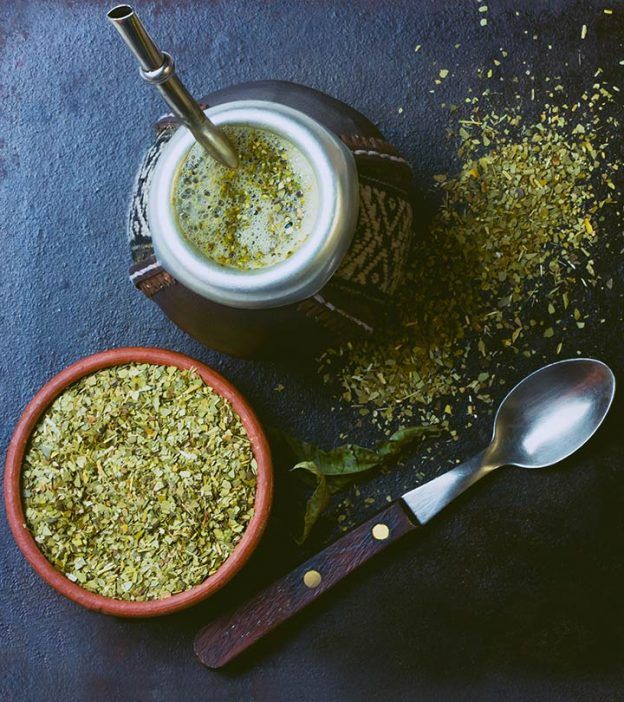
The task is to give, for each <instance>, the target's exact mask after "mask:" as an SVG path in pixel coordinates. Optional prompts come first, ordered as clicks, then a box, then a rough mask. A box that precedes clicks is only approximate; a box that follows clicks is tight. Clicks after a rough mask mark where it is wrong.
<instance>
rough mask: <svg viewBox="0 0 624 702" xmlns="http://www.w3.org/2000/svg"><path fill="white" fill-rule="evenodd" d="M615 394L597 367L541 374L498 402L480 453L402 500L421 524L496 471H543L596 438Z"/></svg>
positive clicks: (567, 364) (578, 363)
mask: <svg viewBox="0 0 624 702" xmlns="http://www.w3.org/2000/svg"><path fill="white" fill-rule="evenodd" d="M614 394H615V377H614V376H613V372H612V371H611V369H610V368H609V367H608V366H607V365H605V364H604V363H602V362H601V361H596V360H593V359H590V358H578V359H572V360H568V361H559V362H558V363H553V364H551V365H549V366H545V367H544V368H540V370H538V371H535V373H531V375H529V376H528V377H526V378H525V379H524V380H523V381H522V382H521V383H519V384H518V385H516V387H515V388H513V390H511V392H510V393H509V394H508V395H507V397H505V399H504V400H503V401H502V402H501V404H500V407H499V408H498V411H497V412H496V417H495V418H494V433H493V436H492V441H491V443H490V445H489V446H488V447H487V448H486V449H485V450H484V451H481V453H478V454H477V455H476V456H474V457H473V458H471V459H469V460H468V461H466V462H465V463H462V464H461V465H459V466H457V467H456V468H453V469H452V470H449V471H448V472H447V473H444V474H443V475H441V476H440V477H439V478H435V479H434V480H430V481H429V482H428V483H425V484H424V485H421V486H420V487H417V488H416V489H415V490H411V491H410V492H408V493H407V494H405V495H403V500H404V501H405V502H406V503H407V505H408V507H410V509H411V510H412V511H413V512H414V514H415V515H416V517H417V518H418V521H419V522H420V523H421V524H424V523H425V522H428V521H429V520H430V519H431V517H433V516H435V515H436V514H437V513H438V512H439V511H440V510H441V509H442V508H443V507H445V506H446V505H447V504H448V503H449V502H451V501H452V500H453V499H455V497H457V495H459V494H461V493H462V492H463V491H464V490H466V489H467V488H469V487H470V486H471V485H472V484H473V483H476V482H477V480H479V479H480V478H482V477H483V476H484V475H487V474H488V473H491V472H492V471H493V470H495V469H496V468H500V467H501V466H505V465H514V466H519V467H521V468H545V467H547V466H551V465H553V463H558V462H559V461H562V460H563V459H564V458H566V457H567V456H569V455H570V454H572V453H574V452H575V451H577V450H578V449H579V448H580V447H581V446H582V445H583V444H584V443H585V442H586V441H587V440H588V439H589V438H590V437H591V436H593V435H594V433H595V432H596V430H597V429H598V427H599V426H600V425H601V424H602V421H603V420H604V418H605V416H606V414H607V412H608V411H609V407H610V406H611V402H612V401H613V396H614Z"/></svg>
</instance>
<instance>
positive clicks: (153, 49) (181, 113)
mask: <svg viewBox="0 0 624 702" xmlns="http://www.w3.org/2000/svg"><path fill="white" fill-rule="evenodd" d="M107 17H108V19H109V21H110V22H111V24H112V25H113V26H114V27H115V29H116V30H117V31H118V32H119V34H120V35H121V38H122V39H123V40H124V41H125V42H126V44H127V45H128V46H129V48H130V50H131V51H132V53H133V54H134V55H135V56H136V58H137V59H138V61H139V63H140V64H141V76H142V78H143V79H144V80H146V81H147V82H148V83H151V84H152V85H155V86H156V87H157V88H158V90H159V91H160V93H161V95H162V96H163V97H164V98H165V100H166V101H167V103H168V104H169V106H170V107H171V109H172V110H173V112H174V114H175V115H176V117H177V118H178V119H179V120H180V121H181V122H182V123H183V124H184V125H185V126H186V127H187V128H188V129H189V130H190V131H191V132H192V134H193V136H194V137H195V139H197V141H198V142H199V143H200V144H201V145H202V146H203V148H204V149H205V151H206V152H207V153H208V154H209V155H210V156H212V158H214V159H216V160H217V161H219V162H220V163H222V164H223V165H224V166H228V167H230V168H236V166H237V165H238V156H237V154H236V151H235V150H234V147H233V146H232V144H231V142H230V140H229V139H228V138H227V136H226V135H225V134H224V133H223V131H222V130H221V129H219V128H218V127H217V126H216V125H214V124H213V123H212V122H211V121H210V120H209V119H208V117H206V115H205V114H204V111H203V110H202V108H201V107H200V106H199V104H198V103H197V102H196V101H195V100H194V99H193V96H192V95H191V94H190V93H189V91H188V90H187V89H186V88H185V87H184V85H182V82H181V81H180V79H179V78H178V76H177V75H176V73H175V66H174V63H173V59H172V58H171V55H170V54H168V53H167V52H166V51H161V50H160V49H159V48H158V46H156V43H155V42H154V40H153V39H152V37H151V36H150V35H149V33H148V31H147V30H146V29H145V27H144V26H143V23H142V22H141V20H140V19H139V18H138V17H137V14H136V12H135V11H134V10H133V9H132V8H131V7H130V5H117V6H116V7H113V8H112V9H111V10H110V11H109V12H108V14H107Z"/></svg>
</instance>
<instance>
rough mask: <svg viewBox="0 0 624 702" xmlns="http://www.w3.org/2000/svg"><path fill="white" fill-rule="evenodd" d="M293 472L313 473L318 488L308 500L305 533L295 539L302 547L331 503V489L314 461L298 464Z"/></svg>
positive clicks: (304, 520)
mask: <svg viewBox="0 0 624 702" xmlns="http://www.w3.org/2000/svg"><path fill="white" fill-rule="evenodd" d="M291 470H293V471H294V470H306V471H308V472H310V473H312V474H313V475H314V477H315V479H316V488H315V489H314V492H313V493H312V495H310V497H309V498H308V502H307V504H306V511H305V516H304V518H303V531H302V532H301V535H300V536H297V537H295V541H296V542H297V543H298V544H299V545H301V544H302V543H303V542H304V541H305V540H306V539H307V538H308V536H309V534H310V530H311V529H312V527H313V526H314V524H315V523H316V520H317V519H318V518H319V516H320V514H321V512H322V511H323V510H324V509H325V507H327V505H328V503H329V488H328V487H327V479H326V478H325V476H324V475H323V473H321V471H320V470H319V469H318V467H317V465H316V464H315V463H313V462H312V461H302V462H301V463H297V465H295V466H293V467H292V468H291Z"/></svg>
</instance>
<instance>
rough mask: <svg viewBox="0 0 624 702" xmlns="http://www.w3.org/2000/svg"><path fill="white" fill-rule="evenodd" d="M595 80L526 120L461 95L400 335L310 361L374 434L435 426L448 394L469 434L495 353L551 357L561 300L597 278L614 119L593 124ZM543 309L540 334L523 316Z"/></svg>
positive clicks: (610, 189)
mask: <svg viewBox="0 0 624 702" xmlns="http://www.w3.org/2000/svg"><path fill="white" fill-rule="evenodd" d="M597 85H598V87H594V88H593V90H594V91H595V92H592V93H591V94H590V93H585V94H583V95H582V96H581V99H580V100H579V101H578V102H577V103H573V104H564V105H560V106H559V105H555V104H552V103H551V104H548V105H545V106H544V108H543V110H542V112H541V115H540V116H539V118H538V119H537V120H531V121H527V120H525V119H523V118H522V116H521V114H520V112H519V110H518V109H516V110H514V109H512V110H507V111H505V112H501V113H498V112H495V111H492V110H489V111H487V110H485V109H484V108H482V107H479V101H478V100H477V101H476V103H475V102H474V101H473V100H470V102H471V104H476V106H475V107H474V108H473V109H472V113H471V114H469V115H468V116H466V117H464V118H463V119H460V120H459V121H458V122H457V124H456V131H455V134H456V136H457V138H458V141H459V151H458V156H459V159H458V161H459V164H460V166H459V170H458V172H456V173H455V174H440V175H437V176H435V177H434V181H435V185H436V188H437V189H438V190H439V192H440V193H441V195H442V198H441V203H440V208H439V211H438V213H437V215H436V216H435V218H434V219H433V222H432V224H431V226H430V228H429V230H428V231H427V232H423V233H419V235H418V237H417V242H416V246H415V250H414V253H413V256H412V261H411V266H412V268H411V271H410V273H409V275H408V277H407V280H406V283H405V286H404V290H403V292H402V298H401V305H400V309H401V314H402V319H401V324H400V327H399V328H398V329H397V330H395V333H394V334H390V335H389V338H388V340H386V341H384V342H383V343H369V344H358V345H347V346H346V347H343V348H341V349H335V350H333V351H330V352H329V353H327V354H326V355H325V356H324V358H323V359H322V363H321V369H320V370H321V373H322V374H323V376H324V378H325V380H326V381H327V382H329V383H331V384H334V383H335V382H336V379H338V381H339V382H340V383H341V384H342V388H343V393H342V397H343V400H344V401H345V402H346V403H348V404H351V405H354V406H356V407H359V408H361V409H360V412H361V413H364V414H369V413H372V416H373V419H374V421H376V422H377V423H378V424H381V425H382V426H388V427H392V426H393V424H394V423H395V422H396V421H401V422H404V421H406V420H407V421H409V419H410V418H411V417H412V416H414V415H415V416H418V417H419V419H420V420H421V421H424V422H425V423H439V424H442V425H445V426H446V425H448V423H449V422H448V417H449V416H450V415H452V414H453V411H452V408H453V406H454V405H455V404H456V402H458V401H459V398H460V397H462V398H463V403H464V405H465V406H467V408H468V409H467V413H468V415H469V417H468V420H467V426H470V423H471V418H472V416H473V415H474V414H475V406H476V403H477V402H479V403H482V404H483V403H485V404H489V403H490V402H491V388H492V385H493V383H494V382H497V378H496V375H495V373H494V372H493V366H494V363H495V361H497V362H500V359H501V358H502V357H503V356H502V354H505V353H507V354H508V356H509V357H511V358H513V355H512V353H522V354H523V355H529V356H530V355H531V354H532V353H534V352H535V351H534V350H535V347H536V346H537V344H538V343H540V341H541V342H543V341H544V340H547V341H548V343H552V344H553V353H554V352H555V348H557V349H558V350H557V351H556V353H559V352H560V350H561V346H560V345H559V344H560V340H559V339H557V335H558V334H560V333H561V330H562V328H563V325H564V322H565V321H566V320H568V322H569V321H570V319H569V318H570V311H566V310H567V306H568V302H569V300H570V299H573V298H574V295H575V292H574V291H575V290H577V289H578V287H579V286H583V287H586V288H587V287H592V286H596V285H597V284H598V282H599V277H598V274H597V273H596V271H595V269H594V261H593V255H592V249H593V247H594V244H595V242H596V240H597V237H598V235H599V230H600V218H601V210H602V208H603V207H605V206H607V205H610V204H612V203H613V202H614V200H615V196H616V193H615V186H614V184H613V182H612V175H613V173H614V172H615V171H616V170H617V168H618V164H617V163H611V162H610V161H609V159H608V156H607V153H608V141H609V138H610V135H612V134H613V133H614V129H613V127H617V122H616V121H613V122H611V123H610V124H609V123H607V118H603V117H602V116H601V114H600V113H601V110H602V106H603V104H604V103H606V102H609V101H611V100H612V94H611V93H610V92H609V90H607V88H605V86H603V85H600V84H597ZM555 91H556V89H555ZM550 96H551V97H553V96H554V92H551V93H550ZM538 114H539V113H538ZM454 119H455V118H454ZM547 305H548V308H547V309H548V313H549V314H551V315H553V318H551V319H550V320H549V323H548V324H547V325H544V324H543V322H538V321H537V319H536V317H537V315H535V316H534V314H535V312H536V310H537V308H541V307H544V308H546V306H547ZM551 310H552V311H551ZM544 312H546V309H544ZM577 321H579V320H577ZM580 321H581V323H583V322H582V320H580ZM575 326H576V327H578V324H575ZM578 328H581V327H578ZM510 352H511V353H510ZM497 356H498V358H497ZM475 367H476V368H479V371H477V372H475V370H474V369H475ZM451 433H452V434H455V436H456V432H455V430H452V431H451Z"/></svg>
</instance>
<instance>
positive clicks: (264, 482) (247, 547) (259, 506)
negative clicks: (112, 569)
mask: <svg viewBox="0 0 624 702" xmlns="http://www.w3.org/2000/svg"><path fill="white" fill-rule="evenodd" d="M124 363H154V364H160V365H168V366H177V367H178V368H185V369H186V368H195V369H196V370H197V372H198V373H199V374H200V375H201V377H202V378H203V379H204V381H205V382H206V384H207V385H209V386H210V387H211V388H213V389H214V390H215V391H216V392H218V393H219V394H220V395H222V396H223V397H225V398H226V399H227V400H228V401H229V402H230V404H231V405H232V407H233V408H234V410H235V411H236V412H237V413H238V415H239V417H240V418H241V421H242V423H243V426H244V427H245V429H246V431H247V434H248V435H249V439H250V441H251V445H252V449H253V453H254V456H255V458H256V461H257V463H258V484H257V489H256V502H255V512H254V515H253V517H252V518H251V521H250V523H249V525H248V526H247V529H246V530H245V533H244V534H243V537H242V538H241V540H240V541H239V542H238V544H237V545H236V548H235V549H234V551H233V552H232V554H231V555H230V557H229V558H228V559H227V560H226V561H225V562H224V563H223V565H222V566H221V567H220V568H219V570H218V571H217V572H216V573H214V574H213V575H211V576H210V577H208V578H207V579H206V580H204V582H203V583H201V584H200V585H196V586H195V587H192V588H190V589H189V590H185V591H184V592H180V593H178V594H177V595H171V596H170V597H166V598H163V599H159V600H149V601H145V602H129V601H126V600H117V599H113V598H112V597H104V596H103V595H98V594H95V593H93V592H89V591H88V590H85V589H84V588H83V587H81V586H80V585H77V584H76V583H73V582H71V581H70V580H69V579H68V578H66V577H65V576H64V575H63V574H62V573H61V572H60V571H58V570H56V568H54V566H53V565H52V564H51V563H50V562H49V561H48V560H47V559H46V557H45V556H44V555H43V553H42V552H41V551H40V550H39V547H38V546H37V544H36V542H35V540H34V539H33V537H32V535H31V533H30V531H29V529H28V528H27V526H26V520H25V517H24V509H23V505H22V494H21V471H22V461H23V458H24V453H25V451H26V448H27V445H28V439H29V437H30V434H31V432H32V431H33V429H34V428H35V426H36V425H37V423H38V421H39V417H40V416H41V414H42V413H43V412H44V410H45V409H46V408H47V407H48V406H49V405H50V403H51V402H53V400H55V399H56V398H57V397H58V396H59V395H60V394H61V393H62V392H63V390H64V389H65V388H66V387H67V386H68V385H71V384H72V383H74V382H75V381H76V380H79V379H80V378H82V377H83V376H85V375H89V374H90V373H93V372H95V371H98V370H101V369H102V368H108V367H110V366H118V365H122V364H124ZM4 495H5V502H6V512H7V518H8V521H9V525H10V527H11V531H12V532H13V536H14V537H15V540H16V541H17V545H18V546H19V548H20V549H21V551H22V553H23V554H24V556H26V559H27V560H28V562H29V563H30V564H31V566H32V567H33V568H34V569H35V570H36V571H37V573H38V574H39V575H40V576H41V577H42V578H43V579H44V580H45V581H46V582H47V583H49V584H50V585H52V587H53V588H55V589H56V590H58V592H60V593H61V594H62V595H65V597H68V598H69V599H70V600H73V601H74V602H77V603H78V604H81V605H82V606H83V607H87V608H88V609H93V610H96V611H98V612H103V613H105V614H112V615H115V616H119V617H153V616H156V615H160V614H170V613H171V612H177V611H178V610H181V609H185V608H186V607H190V606H191V605H194V604H196V603H197V602H200V601H201V600H205V599H206V598H207V597H210V595H212V594H213V593H215V592H216V591H217V590H219V589H220V588H222V587H223V586H224V585H225V584H226V583H227V582H228V581H229V580H230V579H231V578H232V577H233V576H234V575H235V574H236V573H237V572H238V571H239V570H240V569H241V568H242V567H243V565H244V564H245V562H246V561H247V560H248V559H249V557H250V555H251V553H252V551H253V550H254V548H255V547H256V546H257V544H258V542H259V540H260V537H261V536H262V532H263V531H264V528H265V526H266V522H267V519H268V516H269V510H270V507H271V499H272V495H273V473H272V465H271V454H270V451H269V446H268V443H267V440H266V436H265V434H264V432H263V430H262V427H261V425H260V423H259V421H258V419H257V418H256V416H255V414H254V413H253V411H252V409H251V407H250V406H249V405H248V404H247V402H246V400H245V399H244V398H243V396H242V395H241V394H240V393H239V392H238V390H236V388H234V387H233V386H232V385H231V384H230V383H229V382H228V381H227V380H225V378H223V377H222V376H220V375H219V374H218V373H216V372H215V371H214V370H212V369H211V368H208V366H205V365H203V364H202V363H199V362H198V361H195V360H194V359H192V358H189V357H188V356H184V355H182V354H180V353H175V352H173V351H166V350H164V349H155V348H122V349H114V350H111V351H104V352H103V353H98V354H95V355H94V356H88V357H87V358H83V359H82V360H80V361H78V362H76V363H74V364H72V365H71V366H69V367H67V368H65V370H64V371H62V372H61V373H59V374H58V375H56V376H55V377H54V378H52V380H50V381H49V382H48V383H46V384H45V385H44V386H43V387H42V388H41V390H39V392H38V393H37V394H36V395H35V397H34V398H33V399H32V400H31V401H30V403H29V404H28V406H27V407H26V409H25V410H24V413H23V414H22V416H21V417H20V420H19V422H18V424H17V427H16V428H15V432H14V434H13V438H12V439H11V443H10V445H9V450H8V453H7V459H6V468H5V479H4Z"/></svg>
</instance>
